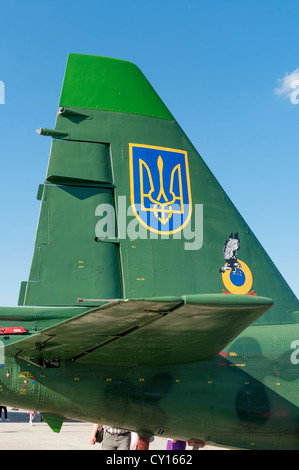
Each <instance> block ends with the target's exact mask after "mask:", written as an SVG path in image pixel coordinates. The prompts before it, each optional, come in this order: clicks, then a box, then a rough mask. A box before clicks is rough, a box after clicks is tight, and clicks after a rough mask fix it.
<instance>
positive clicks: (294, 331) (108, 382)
mask: <svg viewBox="0 0 299 470" xmlns="http://www.w3.org/2000/svg"><path fill="white" fill-rule="evenodd" d="M297 338H299V327H298V326H294V325H285V326H252V327H250V328H248V329H247V330H246V331H245V332H244V333H242V334H241V335H240V336H239V337H238V338H237V339H236V340H235V341H234V342H233V343H231V344H230V345H229V346H228V347H227V348H226V349H225V351H223V352H222V353H221V354H220V355H218V356H217V357H215V358H214V359H213V360H212V361H205V362H198V363H192V364H180V365H174V366H162V365H161V366H155V367H140V366H131V367H117V366H115V365H114V366H112V365H111V366H110V365H102V366H100V365H96V366H95V365H87V364H84V365H80V363H76V362H75V363H72V362H70V361H61V362H58V363H53V364H52V366H51V367H46V368H45V369H42V368H40V367H38V366H37V365H34V364H32V363H30V362H27V360H29V361H30V358H23V359H20V358H5V363H4V364H3V365H2V366H1V369H0V380H1V387H0V392H1V402H2V403H3V404H6V405H9V406H18V407H21V408H23V409H34V410H37V411H39V412H41V413H47V414H50V415H53V416H59V417H63V418H76V419H80V420H84V421H88V422H91V423H94V422H102V423H107V424H113V425H115V426H117V427H121V428H125V429H130V430H132V431H138V432H145V433H150V434H153V435H157V436H163V437H173V438H180V439H184V440H191V439H202V440H205V441H207V442H211V443H215V444H218V445H223V446H227V447H230V448H234V447H236V448H245V449H298V448H299V439H298V429H299V413H298V403H299V393H298V372H297V370H298V367H299V364H297V363H298V362H299V361H298V360H297V349H298V346H297V343H296V339H297ZM298 357H299V352H298ZM24 359H26V360H24Z"/></svg>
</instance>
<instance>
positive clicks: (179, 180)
mask: <svg viewBox="0 0 299 470" xmlns="http://www.w3.org/2000/svg"><path fill="white" fill-rule="evenodd" d="M39 133H40V134H42V135H47V136H51V137H52V138H53V140H52V146H51V152H50V159H49V165H48V171H47V176H46V180H45V184H44V185H42V186H41V187H40V190H39V194H38V199H40V201H41V211H40V217H39V222H38V229H37V235H36V242H35V249H34V255H33V261H32V266H31V270H30V275H29V280H28V281H27V282H24V283H23V284H22V287H21V293H20V299H19V304H20V305H37V306H38V305H46V306H60V305H62V306H91V307H96V306H98V305H101V304H102V303H105V302H107V301H108V300H109V299H128V298H152V297H162V296H163V297H165V296H170V297H171V296H174V295H191V294H217V293H222V294H223V295H234V294H237V295H244V296H247V295H248V296H249V295H251V296H255V295H257V296H262V297H267V298H271V299H274V301H275V306H274V307H273V308H271V309H270V311H269V312H268V313H267V314H265V315H263V316H262V317H261V318H260V319H259V320H257V321H259V322H265V323H267V322H271V323H273V322H275V323H277V322H281V321H283V322H286V323H287V322H290V323H292V322H294V321H296V320H295V316H294V312H295V311H298V310H299V309H298V300H297V298H296V296H295V295H294V294H293V293H292V291H291V289H290V288H289V287H288V285H287V284H286V282H285V281H284V279H283V278H282V276H281V275H280V273H279V272H278V270H277V268H276V267H275V266H274V265H273V263H272V261H271V260H270V259H269V257H268V255H267V254H266V253H265V251H264V249H263V247H262V246H261V245H260V243H259V242H258V240H257V239H256V237H255V236H254V234H253V233H252V231H251V230H250V229H249V227H248V225H247V224H246V222H245V221H244V219H243V218H242V217H241V216H240V214H239V212H238V211H237V209H236V208H235V206H234V205H233V204H232V202H231V201H230V199H229V198H228V196H227V195H226V194H225V192H224V191H223V189H222V188H221V186H220V185H219V183H218V182H217V180H216V179H215V177H214V175H213V174H212V173H211V171H210V170H209V169H208V167H207V166H206V164H205V163H204V161H203V159H202V158H201V157H200V155H199V154H198V153H197V151H196V150H195V149H194V147H193V145H192V144H191V143H190V141H189V140H188V138H187V137H186V135H185V134H184V132H183V131H182V129H181V128H180V126H179V125H178V123H177V122H176V120H175V119H174V117H173V116H172V114H171V113H170V111H169V110H168V108H167V107H166V106H165V105H164V103H163V102H162V101H161V99H160V98H159V96H158V95H157V93H156V92H155V91H154V90H153V88H152V86H151V85H150V84H149V82H148V81H147V80H146V78H145V77H144V75H143V74H142V73H141V72H140V70H139V69H138V68H137V67H136V66H135V65H134V64H131V63H130V62H125V61H121V60H117V59H109V58H105V57H97V56H88V55H87V56H85V55H81V54H70V56H69V58H68V63H67V68H66V73H65V77H64V83H63V88H62V92H61V98H60V103H59V111H58V114H57V119H56V124H55V128H54V129H52V130H51V129H46V128H42V129H40V130H39ZM78 298H79V299H85V300H84V301H83V302H78Z"/></svg>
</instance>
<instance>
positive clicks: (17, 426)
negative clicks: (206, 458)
mask: <svg viewBox="0 0 299 470" xmlns="http://www.w3.org/2000/svg"><path fill="white" fill-rule="evenodd" d="M7 414H8V419H9V421H5V420H4V416H3V413H2V421H1V422H0V450H8V451H11V450H89V451H91V452H92V451H97V450H101V447H102V446H101V444H95V445H90V443H89V438H90V435H91V432H92V428H93V424H91V423H87V422H83V421H75V420H67V421H65V422H64V423H63V425H62V428H61V430H60V432H59V433H55V432H53V431H52V430H51V429H50V427H49V426H48V424H47V423H45V422H42V421H41V419H40V415H38V414H37V415H36V417H35V418H34V421H33V425H30V423H29V414H28V413H27V411H26V410H20V409H15V408H10V407H8V408H7ZM166 443H167V439H165V438H161V437H155V438H154V440H153V442H151V443H150V448H149V450H158V451H161V450H166ZM190 450H192V447H189V446H187V448H186V451H190ZM200 450H203V451H205V450H226V449H223V448H221V447H213V446H209V445H206V446H205V447H204V448H203V449H200Z"/></svg>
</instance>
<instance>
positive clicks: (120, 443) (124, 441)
mask: <svg viewBox="0 0 299 470" xmlns="http://www.w3.org/2000/svg"><path fill="white" fill-rule="evenodd" d="M130 444H131V433H129V432H128V433H127V434H121V435H120V436H118V437H117V450H130Z"/></svg>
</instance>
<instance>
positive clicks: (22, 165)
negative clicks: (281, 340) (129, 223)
mask: <svg viewBox="0 0 299 470" xmlns="http://www.w3.org/2000/svg"><path fill="white" fill-rule="evenodd" d="M298 18H299V2H297V1H296V0H271V1H270V0H250V1H249V0H205V1H203V0H125V1H124V0H109V1H107V0H106V1H102V0H93V1H91V0H85V1H82V0H80V1H78V0H77V1H76V0H72V1H70V0H63V1H61V0H51V1H49V0H44V1H42V2H41V1H37V0H28V1H26V2H25V1H24V0H9V1H6V2H1V10H0V44H1V47H0V51H1V52H0V80H1V81H2V82H3V83H4V84H5V104H0V165H1V166H0V168H1V179H0V215H1V231H0V252H1V274H0V305H2V306H10V305H17V301H18V295H19V287H20V283H21V281H23V280H27V279H28V275H29V268H30V264H31V259H32V253H33V245H34V239H35V232H36V226H37V220H38V213H39V207H40V203H39V201H37V200H36V194H37V189H38V185H39V184H40V183H42V182H43V181H44V178H45V174H46V168H47V163H48V157H49V151H50V143H51V139H50V138H46V137H41V136H39V135H37V134H36V132H35V130H36V129H37V128H39V127H49V128H51V127H53V126H54V124H55V116H56V112H57V106H58V101H59V96H60V91H61V85H62V80H63V75H64V70H65V65H66V60H67V55H68V53H69V52H74V53H86V54H95V55H102V56H108V57H115V58H119V59H124V60H129V61H131V62H134V63H136V65H138V67H139V68H140V69H141V70H142V71H143V73H144V74H145V76H146V77H147V78H148V80H149V81H150V82H151V84H152V85H153V87H154V88H155V89H156V91H157V92H158V94H159V95H160V96H161V98H162V100H163V101H164V102H165V104H166V105H167V107H168V108H169V109H170V111H171V112H172V114H173V115H174V116H175V117H176V119H177V120H178V122H179V124H180V125H181V127H182V128H183V130H184V131H185V133H186V134H187V136H188V137H189V138H190V140H191V142H192V143H193V144H194V146H195V147H196V148H197V150H198V151H199V153H200V154H201V156H202V157H203V158H204V160H205V162H206V163H207V165H208V166H209V167H210V169H211V170H212V171H213V173H214V174H215V176H216V178H217V179H218V181H219V182H220V184H221V185H222V187H223V188H224V189H225V190H226V192H227V194H228V195H229V197H230V198H231V199H232V201H233V202H234V204H235V205H236V206H237V208H238V210H239V211H240V213H241V214H242V216H243V217H244V218H245V220H246V221H247V223H248V224H249V226H250V227H251V229H252V230H253V232H254V233H255V235H256V236H257V237H258V239H259V240H260V242H261V243H262V245H263V246H264V247H265V249H266V251H267V252H268V254H269V255H270V257H271V258H272V260H273V261H274V263H275V264H276V266H277V267H278V269H279V270H280V272H281V273H282V274H283V276H284V277H285V279H286V281H287V282H288V284H289V285H290V286H291V287H292V289H293V290H294V292H295V293H296V295H297V296H298V294H299V281H298V279H299V277H298V265H299V256H298V232H299V223H298V213H299V211H298V205H299V204H298V203H299V197H298V169H299V163H298V162H299V159H298V153H299V152H298V150H299V139H298V122H299V104H294V103H292V102H291V100H290V96H289V95H288V93H287V91H289V90H287V80H284V81H283V79H284V77H286V76H291V74H292V73H296V71H297V69H298V67H299V48H298V44H299V28H298ZM294 77H296V75H294ZM279 79H281V81H280V82H279ZM277 88H280V90H281V91H282V92H281V93H280V94H279V93H277V92H275V89H277ZM0 102H1V97H0Z"/></svg>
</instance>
